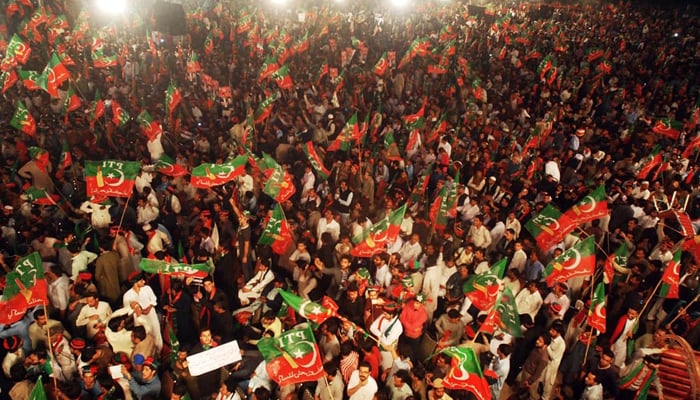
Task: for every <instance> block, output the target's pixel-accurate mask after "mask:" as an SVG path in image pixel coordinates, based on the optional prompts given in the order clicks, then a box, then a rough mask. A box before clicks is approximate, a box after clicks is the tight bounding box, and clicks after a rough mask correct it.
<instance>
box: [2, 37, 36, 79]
mask: <svg viewBox="0 0 700 400" xmlns="http://www.w3.org/2000/svg"><path fill="white" fill-rule="evenodd" d="M31 54H32V48H31V47H30V46H29V45H28V44H27V43H25V42H24V40H22V38H21V37H19V35H17V34H16V33H15V34H14V35H12V38H11V39H10V41H9V42H8V43H7V49H5V59H4V60H3V62H2V69H3V70H5V71H8V70H10V69H12V68H14V67H15V66H17V65H18V64H22V65H24V64H26V63H27V60H29V56H30V55H31Z"/></svg>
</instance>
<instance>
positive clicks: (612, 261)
mask: <svg viewBox="0 0 700 400" xmlns="http://www.w3.org/2000/svg"><path fill="white" fill-rule="evenodd" d="M629 256H630V251H629V249H628V248H627V242H622V244H621V245H620V247H618V248H617V250H615V252H614V253H613V254H611V255H609V256H608V258H606V259H605V266H604V267H603V282H604V283H605V284H606V285H607V284H610V282H612V281H613V278H614V277H615V265H617V266H618V267H627V258H629Z"/></svg>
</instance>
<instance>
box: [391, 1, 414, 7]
mask: <svg viewBox="0 0 700 400" xmlns="http://www.w3.org/2000/svg"><path fill="white" fill-rule="evenodd" d="M409 3H410V0H391V4H392V5H393V6H394V7H396V8H406V7H408V4H409Z"/></svg>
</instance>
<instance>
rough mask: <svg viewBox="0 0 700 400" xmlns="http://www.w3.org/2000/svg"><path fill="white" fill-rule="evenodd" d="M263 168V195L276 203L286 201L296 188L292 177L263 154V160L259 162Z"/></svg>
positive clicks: (272, 159) (273, 160)
mask: <svg viewBox="0 0 700 400" xmlns="http://www.w3.org/2000/svg"><path fill="white" fill-rule="evenodd" d="M259 164H260V165H261V166H264V169H263V174H264V175H265V186H263V193H265V194H266V195H268V196H270V197H272V198H273V199H275V201H277V202H278V203H281V202H283V201H286V200H288V199H289V198H290V197H292V195H294V193H295V192H296V187H295V186H294V182H293V181H292V176H291V175H290V174H289V173H288V172H287V171H285V169H284V168H282V166H281V165H279V164H278V163H277V161H275V159H274V158H272V157H270V156H269V155H268V154H265V153H263V158H262V160H261V161H259Z"/></svg>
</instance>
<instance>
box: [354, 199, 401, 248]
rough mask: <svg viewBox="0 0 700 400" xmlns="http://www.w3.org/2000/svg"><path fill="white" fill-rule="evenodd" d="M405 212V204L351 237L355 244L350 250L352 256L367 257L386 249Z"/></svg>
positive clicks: (398, 230) (398, 229) (399, 227)
mask: <svg viewBox="0 0 700 400" xmlns="http://www.w3.org/2000/svg"><path fill="white" fill-rule="evenodd" d="M405 213H406V204H404V205H402V206H401V207H399V208H397V209H396V210H394V211H392V212H391V213H389V214H388V215H387V216H386V217H384V218H383V219H382V220H380V221H378V222H377V223H375V224H373V225H372V226H371V227H370V228H369V229H367V230H365V231H364V232H362V233H361V234H359V235H357V236H355V237H354V238H352V241H353V243H355V246H354V247H353V248H352V250H350V254H352V255H353V256H354V257H363V258H369V257H372V256H373V255H375V254H378V253H381V252H383V251H386V247H387V245H388V244H389V243H393V242H394V241H395V240H396V237H397V236H398V235H399V232H400V231H401V222H402V221H403V216H404V214H405Z"/></svg>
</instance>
